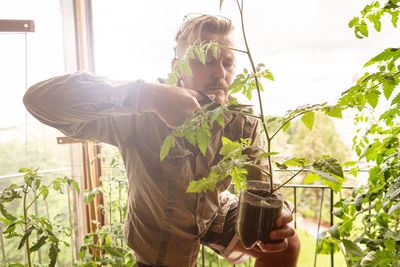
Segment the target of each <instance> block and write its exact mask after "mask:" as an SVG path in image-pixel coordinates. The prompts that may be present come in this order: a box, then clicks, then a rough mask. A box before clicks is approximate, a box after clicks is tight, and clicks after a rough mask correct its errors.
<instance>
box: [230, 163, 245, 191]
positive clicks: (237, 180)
mask: <svg viewBox="0 0 400 267" xmlns="http://www.w3.org/2000/svg"><path fill="white" fill-rule="evenodd" d="M246 174H247V170H246V169H244V168H238V167H236V166H235V167H234V168H233V171H232V172H231V176H232V182H233V183H234V184H235V185H236V188H237V189H238V190H239V191H240V190H242V187H243V186H242V184H243V183H244V182H245V181H246V180H247V177H246Z"/></svg>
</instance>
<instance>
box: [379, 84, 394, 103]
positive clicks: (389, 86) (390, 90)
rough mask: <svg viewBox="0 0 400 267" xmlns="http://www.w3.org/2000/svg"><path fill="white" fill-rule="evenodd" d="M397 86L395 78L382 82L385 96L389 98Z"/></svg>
mask: <svg viewBox="0 0 400 267" xmlns="http://www.w3.org/2000/svg"><path fill="white" fill-rule="evenodd" d="M395 87H396V83H395V82H394V81H393V80H385V81H384V82H383V84H382V89H383V93H384V95H385V98H386V99H387V100H389V98H390V96H391V95H392V93H393V90H394V88H395Z"/></svg>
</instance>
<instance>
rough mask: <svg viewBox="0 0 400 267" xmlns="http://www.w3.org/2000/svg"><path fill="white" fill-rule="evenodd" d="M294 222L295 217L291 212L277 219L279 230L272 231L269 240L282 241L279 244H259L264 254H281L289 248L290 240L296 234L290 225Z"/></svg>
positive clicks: (284, 212) (285, 212) (283, 213)
mask: <svg viewBox="0 0 400 267" xmlns="http://www.w3.org/2000/svg"><path fill="white" fill-rule="evenodd" d="M292 221H293V215H292V213H290V212H289V211H283V212H282V214H281V216H279V217H278V219H276V221H275V224H276V226H277V227H279V229H277V230H274V231H271V232H270V233H269V238H270V239H274V240H279V239H281V240H282V242H279V243H267V244H263V243H261V242H260V243H258V246H259V247H260V249H261V250H262V251H263V252H280V251H283V250H285V249H286V248H287V247H288V240H287V239H288V238H290V237H292V236H294V235H295V234H296V230H295V229H294V228H293V227H292V226H290V225H289V223H290V222H292Z"/></svg>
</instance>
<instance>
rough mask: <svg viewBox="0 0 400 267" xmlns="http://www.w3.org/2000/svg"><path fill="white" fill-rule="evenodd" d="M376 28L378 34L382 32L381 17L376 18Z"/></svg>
mask: <svg viewBox="0 0 400 267" xmlns="http://www.w3.org/2000/svg"><path fill="white" fill-rule="evenodd" d="M374 28H375V30H376V31H377V32H380V31H381V22H380V21H379V17H374Z"/></svg>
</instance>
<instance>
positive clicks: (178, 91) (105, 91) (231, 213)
mask: <svg viewBox="0 0 400 267" xmlns="http://www.w3.org/2000/svg"><path fill="white" fill-rule="evenodd" d="M232 29H233V27H232V24H231V22H230V21H228V20H226V19H222V18H218V17H214V16H208V15H203V16H199V17H196V18H193V19H189V20H187V21H186V22H185V23H184V24H183V25H182V26H181V28H180V30H179V31H178V33H177V35H176V41H177V48H176V49H177V50H176V51H177V57H178V58H182V57H183V55H184V52H185V50H186V48H187V47H188V45H190V44H192V43H193V42H194V41H196V40H198V39H199V38H200V40H202V41H216V42H217V43H219V44H221V45H224V46H230V47H231V46H233V39H232ZM189 64H190V67H191V69H192V73H193V75H188V74H185V73H182V75H183V76H182V79H181V80H180V82H179V84H180V87H177V86H169V85H164V84H154V83H148V82H143V81H134V82H125V83H112V82H110V81H107V80H105V79H102V78H99V77H96V76H94V75H92V74H88V73H75V74H71V75H65V76H61V77H56V78H53V79H50V80H47V81H44V82H41V83H38V84H36V85H34V86H32V87H31V88H30V89H29V90H28V92H27V93H26V95H25V97H24V103H25V105H26V107H27V109H28V110H29V111H30V112H31V113H32V114H33V115H34V116H35V117H36V118H38V119H39V120H40V121H42V122H43V123H45V124H47V125H50V126H52V127H55V128H57V129H59V130H60V131H62V132H63V133H64V134H65V135H67V136H70V137H73V138H82V139H92V140H98V141H101V142H106V143H110V144H113V145H116V146H118V147H119V149H120V152H121V155H122V157H123V160H124V163H125V167H126V170H127V174H128V179H129V198H128V208H127V216H126V223H125V227H124V234H125V236H126V240H127V243H128V245H129V246H130V247H131V248H132V249H133V250H134V251H135V255H136V260H137V262H138V266H173V267H175V266H177V267H180V266H196V260H197V254H198V251H199V247H200V244H201V243H203V244H205V245H208V246H209V247H211V248H212V249H214V250H215V251H216V252H217V253H219V254H220V255H222V256H224V257H225V258H227V259H228V260H229V261H231V262H233V263H240V262H241V261H243V260H245V259H247V255H250V256H253V257H255V258H256V265H255V266H295V265H296V261H297V257H298V253H299V248H300V243H299V240H298V237H297V235H296V233H295V230H294V229H293V228H292V227H291V226H289V225H288V223H289V222H290V221H291V220H292V215H291V213H290V212H288V211H286V210H285V211H284V212H283V214H282V215H281V217H279V218H278V219H277V221H276V225H277V226H278V227H281V228H280V229H279V230H276V231H273V232H272V233H271V234H270V238H272V239H283V241H282V242H280V243H276V244H260V245H256V246H255V247H254V248H253V249H251V250H246V249H244V248H243V246H242V244H241V242H240V240H239V239H238V237H237V235H236V234H235V221H236V217H237V199H236V198H235V197H234V196H233V195H231V194H229V193H228V192H227V191H226V190H227V188H228V187H229V185H230V182H231V179H229V178H227V179H226V180H225V181H224V182H222V183H219V184H217V186H216V189H215V191H213V192H211V191H208V192H206V193H198V194H193V193H185V191H186V188H187V186H188V184H189V183H190V181H192V180H194V179H199V178H202V177H207V175H208V173H209V171H210V166H212V164H213V162H215V161H216V160H217V159H218V157H219V155H218V148H219V147H220V142H221V137H222V136H226V137H228V138H229V139H231V140H239V139H240V138H253V139H254V138H255V137H256V136H257V135H258V134H259V125H258V123H257V121H256V120H254V119H253V118H247V117H244V116H236V115H232V114H225V125H226V126H225V128H222V127H214V128H213V132H212V134H213V137H212V138H211V141H210V145H209V147H208V149H207V153H206V156H205V157H204V156H203V155H202V154H201V153H200V151H199V150H198V149H197V148H194V147H193V146H192V145H191V144H190V143H188V142H186V141H185V140H183V139H182V140H178V141H177V142H176V145H175V147H174V148H172V150H171V151H170V152H169V154H168V156H167V157H166V158H165V159H164V160H163V161H162V162H160V158H159V152H160V147H161V145H162V142H163V140H164V139H165V137H166V136H167V135H168V134H169V133H170V132H171V131H172V129H173V128H174V127H176V126H178V125H180V124H181V123H182V122H183V121H185V120H186V119H187V118H188V117H189V116H190V115H191V114H192V113H193V112H194V111H195V110H196V109H198V108H200V104H199V101H200V102H201V100H203V97H202V94H200V93H199V91H201V92H204V93H205V94H207V95H208V96H210V98H212V99H214V101H216V102H217V103H225V102H226V101H227V98H228V93H227V91H226V89H227V86H228V85H229V84H230V83H231V82H232V80H233V75H234V71H235V56H234V54H233V51H232V50H228V49H219V51H218V57H217V58H215V57H214V56H212V55H208V56H207V58H206V64H205V65H203V64H202V63H201V62H200V61H198V60H197V59H189ZM260 153H261V152H260V151H259V150H254V151H249V153H248V156H249V158H250V159H253V160H254V162H255V163H257V164H259V165H262V162H258V160H257V155H258V154H260ZM252 175H253V176H254V177H249V179H253V178H254V179H264V180H266V179H268V177H262V175H260V174H252Z"/></svg>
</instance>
